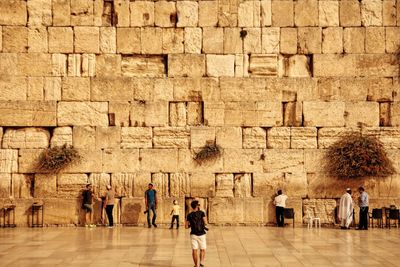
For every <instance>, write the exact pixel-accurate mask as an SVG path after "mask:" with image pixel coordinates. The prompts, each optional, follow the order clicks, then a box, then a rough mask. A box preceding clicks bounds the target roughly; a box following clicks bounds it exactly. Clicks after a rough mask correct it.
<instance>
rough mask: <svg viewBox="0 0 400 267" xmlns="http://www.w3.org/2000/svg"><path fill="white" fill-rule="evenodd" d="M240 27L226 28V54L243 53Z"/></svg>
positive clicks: (224, 39)
mask: <svg viewBox="0 0 400 267" xmlns="http://www.w3.org/2000/svg"><path fill="white" fill-rule="evenodd" d="M240 31H241V29H240V28H225V29H224V36H223V37H224V38H223V41H224V43H223V45H224V54H228V53H229V54H241V53H243V40H242V38H241V37H240Z"/></svg>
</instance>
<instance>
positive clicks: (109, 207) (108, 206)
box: [104, 185, 115, 228]
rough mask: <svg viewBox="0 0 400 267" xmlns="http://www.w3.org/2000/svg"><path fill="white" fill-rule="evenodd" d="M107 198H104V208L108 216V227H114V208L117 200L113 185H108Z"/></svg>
mask: <svg viewBox="0 0 400 267" xmlns="http://www.w3.org/2000/svg"><path fill="white" fill-rule="evenodd" d="M106 188H107V192H106V198H105V200H104V209H105V210H106V214H107V218H108V227H109V228H112V227H114V218H113V209H114V202H115V192H114V190H113V189H112V187H111V185H107V186H106Z"/></svg>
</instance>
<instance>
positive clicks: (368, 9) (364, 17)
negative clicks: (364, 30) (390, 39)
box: [361, 1, 382, 27]
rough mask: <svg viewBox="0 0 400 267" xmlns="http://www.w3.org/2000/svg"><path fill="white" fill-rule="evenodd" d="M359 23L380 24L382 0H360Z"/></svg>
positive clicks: (364, 24) (366, 24)
mask: <svg viewBox="0 0 400 267" xmlns="http://www.w3.org/2000/svg"><path fill="white" fill-rule="evenodd" d="M361 23H362V25H363V26H366V27H368V26H382V1H362V2H361Z"/></svg>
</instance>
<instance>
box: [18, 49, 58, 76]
mask: <svg viewBox="0 0 400 267" xmlns="http://www.w3.org/2000/svg"><path fill="white" fill-rule="evenodd" d="M17 57H18V63H17V73H18V75H20V76H51V74H52V60H51V54H45V53H19V54H17ZM32 64H34V66H35V67H33V66H32Z"/></svg>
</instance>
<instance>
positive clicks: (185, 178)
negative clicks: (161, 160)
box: [169, 173, 191, 198]
mask: <svg viewBox="0 0 400 267" xmlns="http://www.w3.org/2000/svg"><path fill="white" fill-rule="evenodd" d="M190 179H191V175H190V174H188V173H171V174H170V176H169V190H170V195H171V197H175V198H178V197H189V196H190V195H191V193H190V192H191V187H190V186H191V182H190Z"/></svg>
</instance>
